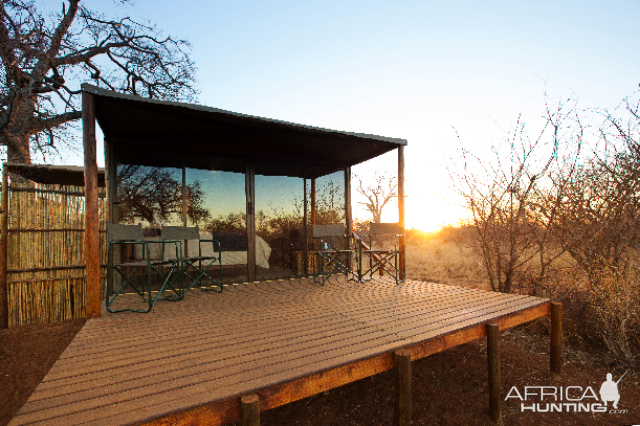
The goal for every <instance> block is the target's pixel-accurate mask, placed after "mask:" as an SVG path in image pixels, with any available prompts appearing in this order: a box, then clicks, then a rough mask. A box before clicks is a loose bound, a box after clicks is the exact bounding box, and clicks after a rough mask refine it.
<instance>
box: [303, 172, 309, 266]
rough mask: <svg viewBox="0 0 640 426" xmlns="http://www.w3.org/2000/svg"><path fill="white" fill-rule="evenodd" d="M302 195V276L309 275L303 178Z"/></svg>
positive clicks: (305, 185) (307, 219) (305, 186)
mask: <svg viewBox="0 0 640 426" xmlns="http://www.w3.org/2000/svg"><path fill="white" fill-rule="evenodd" d="M302 182H303V188H304V195H303V197H302V198H303V201H302V204H303V205H304V215H303V216H302V238H303V239H304V246H303V247H302V256H303V258H302V259H303V260H302V267H303V268H304V273H303V274H302V275H303V276H305V277H306V276H308V275H309V217H308V216H307V203H308V201H307V179H303V181H302Z"/></svg>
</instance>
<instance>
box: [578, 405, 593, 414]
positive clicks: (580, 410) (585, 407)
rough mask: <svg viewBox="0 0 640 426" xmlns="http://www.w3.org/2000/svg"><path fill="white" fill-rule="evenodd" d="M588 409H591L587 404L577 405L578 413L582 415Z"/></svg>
mask: <svg viewBox="0 0 640 426" xmlns="http://www.w3.org/2000/svg"><path fill="white" fill-rule="evenodd" d="M589 408H591V407H590V406H589V404H578V413H582V412H583V411H584V412H585V413H588V412H589Z"/></svg>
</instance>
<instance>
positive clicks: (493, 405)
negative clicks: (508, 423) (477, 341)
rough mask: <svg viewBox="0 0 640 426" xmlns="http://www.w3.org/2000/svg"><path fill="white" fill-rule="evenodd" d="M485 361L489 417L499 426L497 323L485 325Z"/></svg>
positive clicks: (500, 401) (498, 331)
mask: <svg viewBox="0 0 640 426" xmlns="http://www.w3.org/2000/svg"><path fill="white" fill-rule="evenodd" d="M487 361H488V367H489V415H490V416H491V421H492V422H493V423H494V424H496V425H501V424H502V398H501V396H500V393H501V384H500V327H499V325H498V324H497V323H491V324H487Z"/></svg>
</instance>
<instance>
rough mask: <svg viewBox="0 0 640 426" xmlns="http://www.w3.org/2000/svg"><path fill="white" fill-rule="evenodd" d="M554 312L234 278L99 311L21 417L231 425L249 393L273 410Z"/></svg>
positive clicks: (383, 284) (407, 292) (336, 285)
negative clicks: (406, 356)
mask: <svg viewBox="0 0 640 426" xmlns="http://www.w3.org/2000/svg"><path fill="white" fill-rule="evenodd" d="M211 296H213V297H211ZM549 312H550V306H549V301H548V300H546V299H538V298H533V297H528V296H519V295H506V294H500V293H491V292H484V291H480V290H473V289H468V288H462V287H453V286H445V285H439V284H433V283H423V282H415V281H407V282H406V283H404V284H401V285H399V286H398V285H396V284H395V281H393V280H392V279H378V280H376V281H375V282H369V283H367V284H354V283H349V282H346V281H344V280H338V281H336V282H328V283H327V285H326V286H324V287H323V286H318V285H314V284H313V283H311V282H309V281H308V280H294V281H290V282H288V281H282V282H265V283H259V284H246V285H238V286H228V287H225V291H223V293H221V294H220V295H209V294H204V295H203V294H198V295H197V296H196V295H194V297H192V298H189V297H188V298H186V299H185V300H184V301H181V302H178V303H164V304H158V305H157V306H156V308H154V310H152V311H151V313H149V314H145V315H142V314H131V315H129V314H126V315H119V314H115V315H109V316H105V317H102V318H99V319H96V320H91V321H90V322H88V323H87V325H86V326H85V328H84V329H83V330H82V331H81V332H80V333H79V334H78V335H77V336H76V338H75V339H74V341H73V342H72V344H71V345H70V346H69V347H68V348H67V350H66V351H65V352H64V354H63V355H62V356H61V358H60V359H59V360H58V361H57V362H56V364H55V365H54V367H53V368H52V369H51V371H50V372H49V374H48V375H47V377H45V380H44V381H43V383H42V384H41V385H40V386H39V387H38V389H37V390H36V391H35V392H34V394H33V395H32V396H31V398H30V399H29V401H28V402H27V403H26V404H25V406H23V407H22V409H21V410H20V412H19V413H18V415H17V416H16V418H14V419H13V420H12V422H11V423H10V425H11V426H14V425H25V424H46V425H51V426H53V425H65V426H66V425H72V424H79V423H82V424H87V425H90V424H105V422H108V424H113V425H124V424H138V425H142V424H148V425H167V426H168V425H222V424H225V423H228V422H231V421H235V420H239V419H241V416H242V409H241V402H240V399H241V397H242V396H245V395H248V394H255V395H257V396H258V399H259V405H260V411H264V410H268V409H270V408H275V407H278V406H281V405H283V404H287V403H290V402H293V401H296V400H299V399H302V398H306V397H308V396H312V395H315V394H318V393H321V392H324V391H326V390H328V389H332V388H336V387H339V386H342V385H345V384H348V383H351V382H354V381H356V380H360V379H362V378H365V377H369V376H372V375H374V374H378V373H381V372H383V371H387V370H389V369H391V368H393V366H394V352H395V351H396V350H399V349H402V350H403V351H407V352H408V353H410V356H411V359H412V360H415V359H419V358H422V357H425V356H429V355H431V354H434V353H437V352H441V351H444V350H446V349H449V348H452V347H455V346H458V345H461V344H463V343H467V342H470V341H472V340H475V339H478V338H481V337H484V336H486V324H487V323H488V322H496V323H498V324H499V327H500V329H506V328H510V327H513V326H516V325H519V324H523V323H526V322H529V321H532V320H534V319H536V318H540V317H542V316H545V315H549ZM178 318H179V320H178V321H176V319H178ZM194 321H195V322H197V324H198V326H197V327H187V328H185V327H182V326H181V324H188V323H192V322H193V323H195V322H194ZM239 325H242V327H240V326H239ZM136 330H137V331H136ZM140 330H144V331H145V332H144V333H140ZM209 348H210V349H209Z"/></svg>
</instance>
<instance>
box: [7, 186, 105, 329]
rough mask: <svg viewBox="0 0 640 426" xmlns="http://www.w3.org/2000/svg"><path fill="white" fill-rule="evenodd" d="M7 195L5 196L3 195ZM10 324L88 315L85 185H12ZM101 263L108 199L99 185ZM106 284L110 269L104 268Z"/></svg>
mask: <svg viewBox="0 0 640 426" xmlns="http://www.w3.org/2000/svg"><path fill="white" fill-rule="evenodd" d="M2 196H4V194H2ZM8 196H9V212H8V248H7V267H8V271H7V272H8V274H7V286H8V305H9V306H8V308H9V309H8V310H9V326H10V327H13V326H18V325H26V324H36V323H49V322H56V321H63V320H67V319H72V318H82V317H84V316H86V315H85V314H86V296H85V287H86V280H85V254H84V212H85V199H84V187H81V186H70V185H52V184H38V183H28V184H11V185H10V186H9V194H8ZM99 211H100V247H101V253H100V255H101V264H102V265H104V264H106V247H107V241H106V230H105V220H106V217H107V216H106V215H107V202H106V198H105V189H104V188H99ZM102 275H103V278H102V287H103V288H105V285H106V283H105V281H106V277H105V275H106V273H105V271H104V269H103V273H102Z"/></svg>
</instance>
